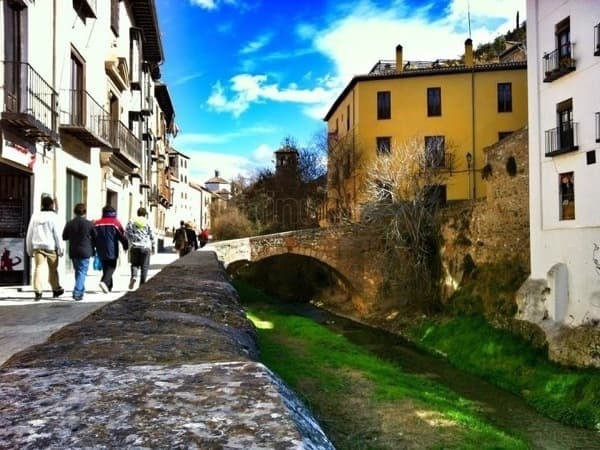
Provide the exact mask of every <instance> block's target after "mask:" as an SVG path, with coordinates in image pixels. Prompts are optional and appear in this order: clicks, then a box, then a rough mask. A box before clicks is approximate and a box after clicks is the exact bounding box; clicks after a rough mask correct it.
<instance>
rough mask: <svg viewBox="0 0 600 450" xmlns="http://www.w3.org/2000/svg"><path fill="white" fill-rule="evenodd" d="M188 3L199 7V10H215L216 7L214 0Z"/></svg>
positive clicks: (196, 0) (197, 0)
mask: <svg viewBox="0 0 600 450" xmlns="http://www.w3.org/2000/svg"><path fill="white" fill-rule="evenodd" d="M190 3H191V4H192V5H196V6H199V7H200V8H203V9H208V10H211V9H216V8H217V5H216V3H215V2H214V0H190Z"/></svg>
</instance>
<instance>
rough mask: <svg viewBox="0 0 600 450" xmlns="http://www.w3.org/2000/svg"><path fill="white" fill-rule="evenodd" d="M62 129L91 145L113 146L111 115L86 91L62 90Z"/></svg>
mask: <svg viewBox="0 0 600 450" xmlns="http://www.w3.org/2000/svg"><path fill="white" fill-rule="evenodd" d="M60 130H61V131H62V132H63V133H66V134H70V135H72V136H74V137H75V138H77V139H78V140H80V141H81V142H83V143H84V144H85V145H87V146H89V147H111V141H110V119H109V115H108V113H107V112H106V110H105V109H104V108H102V107H101V106H100V105H99V104H98V103H97V102H96V100H94V99H93V98H92V96H91V95H90V94H89V93H88V92H86V91H80V90H74V89H65V90H62V91H61V108H60Z"/></svg>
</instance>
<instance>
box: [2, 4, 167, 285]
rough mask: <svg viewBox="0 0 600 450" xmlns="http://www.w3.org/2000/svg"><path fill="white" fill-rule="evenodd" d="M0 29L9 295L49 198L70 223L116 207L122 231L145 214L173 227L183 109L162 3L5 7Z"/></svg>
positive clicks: (24, 271)
mask: <svg viewBox="0 0 600 450" xmlns="http://www.w3.org/2000/svg"><path fill="white" fill-rule="evenodd" d="M0 22H1V23H2V30H3V32H2V33H1V36H0V38H1V39H2V42H1V43H0V52H2V58H0V60H1V61H2V67H1V69H0V97H1V98H2V110H1V117H0V133H1V146H0V217H1V219H0V247H2V251H3V252H5V253H6V252H8V253H9V257H10V258H12V259H11V261H12V262H13V264H12V265H11V269H12V270H10V271H9V270H7V271H1V272H0V284H4V285H6V284H17V285H18V284H28V283H29V280H30V277H31V267H30V258H29V256H28V255H26V254H25V252H24V236H25V231H26V228H27V224H28V221H29V217H30V216H31V214H32V212H33V211H35V210H37V209H39V207H40V199H41V196H42V195H50V196H52V197H54V198H56V200H57V204H58V214H59V217H60V219H61V221H62V222H63V223H64V222H66V221H67V220H69V219H70V218H71V217H72V215H73V213H72V211H73V207H74V205H75V204H77V203H80V202H82V203H85V204H86V205H87V210H88V218H90V219H96V218H99V217H100V215H101V209H102V207H103V206H104V205H107V204H109V205H112V206H114V207H115V208H116V209H117V212H118V217H119V219H120V220H121V221H122V222H123V223H126V222H127V220H129V219H130V218H132V217H133V216H135V214H136V210H137V208H138V207H140V206H145V207H146V208H148V209H150V211H151V214H150V215H151V220H152V223H153V224H154V225H155V226H156V225H157V224H160V223H161V221H162V222H164V221H165V220H166V218H165V216H166V211H167V209H168V208H170V206H171V204H172V198H171V190H170V188H169V187H168V182H169V181H170V179H169V177H168V173H167V172H166V169H165V167H166V164H165V161H166V148H167V147H168V141H169V139H170V137H171V135H172V133H173V130H174V110H173V107H172V103H171V101H170V98H169V95H168V91H167V90H166V88H165V87H164V85H162V84H161V83H160V77H161V74H160V65H161V64H162V62H163V60H164V55H163V50H162V43H161V39H160V32H159V29H158V21H157V12H156V7H155V4H154V0H135V1H133V0H107V1H103V0H73V1H58V0H48V1H33V0H5V1H3V2H1V4H0ZM157 231H159V232H160V228H159V229H158V230H157ZM67 261H68V260H67V259H66V258H62V259H61V266H60V268H59V270H60V271H63V272H64V271H68V270H71V267H70V264H69V263H68V262H67Z"/></svg>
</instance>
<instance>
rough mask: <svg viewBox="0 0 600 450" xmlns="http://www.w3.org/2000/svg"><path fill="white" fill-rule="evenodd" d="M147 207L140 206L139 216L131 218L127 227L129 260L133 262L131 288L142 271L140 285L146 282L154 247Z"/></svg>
mask: <svg viewBox="0 0 600 450" xmlns="http://www.w3.org/2000/svg"><path fill="white" fill-rule="evenodd" d="M146 215H147V213H146V208H138V210H137V217H136V218H135V219H132V220H130V221H129V222H128V223H127V226H126V227H125V237H126V238H127V241H128V242H129V262H130V264H131V278H130V279H129V289H133V288H134V287H135V283H136V280H137V276H138V270H139V271H140V286H141V285H142V284H144V283H145V282H146V278H147V277H148V268H149V267H150V255H151V254H152V249H153V248H154V234H153V233H152V227H151V226H150V225H149V224H148V219H147V218H146Z"/></svg>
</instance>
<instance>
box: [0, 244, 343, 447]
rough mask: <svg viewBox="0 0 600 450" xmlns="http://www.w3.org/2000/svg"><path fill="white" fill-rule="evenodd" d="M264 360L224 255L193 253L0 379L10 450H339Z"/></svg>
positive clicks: (0, 436)
mask: <svg viewBox="0 0 600 450" xmlns="http://www.w3.org/2000/svg"><path fill="white" fill-rule="evenodd" d="M258 355H259V349H258V347H257V343H256V335H255V329H254V327H253V325H252V323H251V322H250V321H249V320H248V319H247V318H246V315H245V312H244V310H243V309H242V308H241V306H240V305H239V302H238V296H237V292H236V291H235V289H234V288H233V287H232V286H231V284H230V283H229V281H228V278H227V276H226V274H225V272H224V270H223V268H222V267H221V265H220V264H219V262H218V261H217V258H216V257H215V254H214V253H213V252H208V251H206V252H205V251H202V252H194V253H192V254H190V255H188V256H186V257H184V258H181V259H180V260H178V261H176V262H174V263H173V264H171V265H169V266H167V267H165V268H164V269H163V270H162V271H161V272H160V273H159V274H158V275H156V276H155V277H153V278H152V279H151V280H150V281H149V282H148V283H146V284H145V285H143V286H142V287H140V288H139V289H138V290H136V291H132V292H130V293H128V294H126V295H125V296H123V297H122V298H121V299H119V300H117V301H115V302H113V303H110V304H108V305H106V306H105V307H103V308H101V309H99V310H97V311H95V312H94V313H92V314H91V315H90V316H88V317H87V318H85V319H83V320H82V321H80V322H77V323H73V324H71V325H69V326H67V327H65V328H63V329H61V330H60V331H58V332H57V333H55V334H54V335H52V336H51V337H50V338H49V339H48V341H47V342H45V343H43V344H40V345H37V346H34V347H30V348H29V349H27V350H25V351H23V352H21V353H18V354H16V355H14V356H13V357H12V358H10V359H9V360H8V361H7V362H6V363H5V364H4V365H3V366H2V367H1V368H0V404H2V407H1V409H2V413H1V414H0V448H19V449H38V448H45V449H65V448H90V449H101V448H135V449H144V448H171V449H184V448H185V449H207V448H215V449H216V448H219V449H248V448H253V449H275V448H277V449H333V446H332V444H331V443H330V442H329V440H328V439H327V437H326V436H325V435H324V433H323V431H322V430H321V428H320V427H319V425H318V424H317V422H316V421H315V419H314V418H313V417H312V416H311V414H310V413H309V412H308V410H307V409H306V408H305V407H304V406H303V405H302V403H301V402H300V401H299V400H298V398H297V397H296V395H295V394H294V393H293V392H291V391H290V390H289V389H288V388H287V387H286V386H285V385H284V384H283V383H282V381H281V380H280V379H279V378H278V377H277V376H275V375H274V374H273V373H272V372H270V371H269V370H268V369H267V368H266V367H265V366H263V365H262V364H261V363H260V362H259V361H258Z"/></svg>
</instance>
